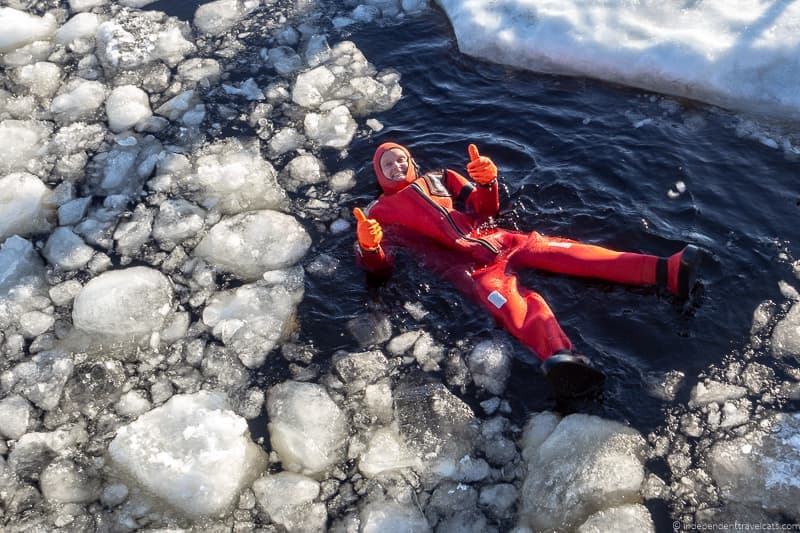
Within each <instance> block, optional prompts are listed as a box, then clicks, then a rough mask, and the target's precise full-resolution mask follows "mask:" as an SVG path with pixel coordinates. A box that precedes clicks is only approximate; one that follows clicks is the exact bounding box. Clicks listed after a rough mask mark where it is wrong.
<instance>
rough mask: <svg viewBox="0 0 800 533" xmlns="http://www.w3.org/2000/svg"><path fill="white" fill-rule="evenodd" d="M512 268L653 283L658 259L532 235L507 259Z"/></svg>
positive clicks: (652, 256) (620, 281) (635, 283)
mask: <svg viewBox="0 0 800 533" xmlns="http://www.w3.org/2000/svg"><path fill="white" fill-rule="evenodd" d="M509 261H510V262H511V264H512V265H513V266H514V267H515V268H535V269H539V270H545V271H548V272H555V273H558V274H567V275H570V276H580V277H589V278H596V279H602V280H606V281H613V282H616V283H624V284H627V285H654V284H656V283H657V281H658V280H657V270H658V262H659V257H657V256H655V255H646V254H637V253H630V252H617V251H614V250H609V249H607V248H603V247H601V246H595V245H592V244H583V243H580V242H576V241H572V240H569V239H561V238H558V237H545V236H543V235H539V234H538V233H532V234H531V235H530V237H529V238H528V240H527V241H526V242H525V243H524V244H523V245H522V246H520V247H519V248H518V249H517V251H516V252H515V253H513V254H512V255H511V257H510V258H509Z"/></svg>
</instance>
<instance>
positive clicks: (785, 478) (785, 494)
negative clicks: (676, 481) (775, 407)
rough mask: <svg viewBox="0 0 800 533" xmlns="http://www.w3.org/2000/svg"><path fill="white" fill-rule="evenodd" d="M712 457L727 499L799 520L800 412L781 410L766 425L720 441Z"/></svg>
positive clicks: (710, 457)
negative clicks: (781, 411) (782, 411)
mask: <svg viewBox="0 0 800 533" xmlns="http://www.w3.org/2000/svg"><path fill="white" fill-rule="evenodd" d="M764 428H766V430H765V429H764ZM708 462H709V466H710V471H711V474H712V476H713V478H714V481H715V482H716V483H717V485H718V486H719V488H720V491H721V495H722V498H723V499H724V500H725V501H727V502H733V503H737V504H744V505H752V506H756V507H757V508H761V509H764V510H767V511H769V512H773V513H778V514H783V515H785V516H787V517H790V518H791V519H792V520H798V519H800V509H798V507H797V502H798V501H800V481H798V480H800V413H777V414H775V415H772V416H770V417H769V418H768V419H767V421H766V424H764V425H763V426H762V428H755V429H751V430H750V431H749V432H747V433H746V434H744V435H742V436H740V437H736V438H732V439H725V440H722V441H719V442H717V443H716V444H714V446H713V447H712V448H711V450H710V451H709V452H708Z"/></svg>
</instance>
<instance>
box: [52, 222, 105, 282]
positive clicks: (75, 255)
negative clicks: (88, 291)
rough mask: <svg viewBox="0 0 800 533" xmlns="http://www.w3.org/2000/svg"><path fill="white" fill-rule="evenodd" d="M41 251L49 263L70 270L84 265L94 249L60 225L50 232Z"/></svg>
mask: <svg viewBox="0 0 800 533" xmlns="http://www.w3.org/2000/svg"><path fill="white" fill-rule="evenodd" d="M42 253H43V255H44V256H45V258H47V261H48V262H49V263H50V264H51V265H53V266H55V267H58V268H60V269H61V270H65V271H70V270H78V269H80V268H83V267H84V266H86V263H88V262H89V260H90V259H91V258H92V256H93V255H94V249H93V248H92V247H91V246H87V245H86V243H84V242H83V239H81V238H80V237H79V236H77V235H75V234H74V233H73V232H72V230H70V229H69V228H64V227H60V228H56V229H55V231H53V233H51V234H50V237H49V238H48V239H47V243H46V244H45V246H44V250H42Z"/></svg>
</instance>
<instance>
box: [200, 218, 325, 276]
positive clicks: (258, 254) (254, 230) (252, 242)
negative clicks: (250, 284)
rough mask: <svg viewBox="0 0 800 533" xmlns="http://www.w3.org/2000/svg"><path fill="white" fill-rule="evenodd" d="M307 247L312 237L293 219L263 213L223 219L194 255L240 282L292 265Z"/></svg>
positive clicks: (212, 229)
mask: <svg viewBox="0 0 800 533" xmlns="http://www.w3.org/2000/svg"><path fill="white" fill-rule="evenodd" d="M309 246H311V237H309V236H308V233H306V230H305V229H303V226H301V225H300V223H299V222H297V220H296V219H295V218H294V217H292V216H291V215H286V214H283V213H279V212H277V211H268V210H264V211H251V212H249V213H241V214H238V215H234V216H232V217H227V218H224V219H223V220H222V221H220V222H219V223H217V224H216V225H215V226H214V227H213V228H211V230H210V231H209V232H208V234H207V235H206V236H205V237H204V238H203V240H202V241H200V244H198V245H197V247H196V248H195V249H194V254H195V255H196V256H197V257H201V258H203V259H205V260H206V261H208V262H209V263H211V264H212V265H214V266H215V267H217V268H219V269H220V270H224V271H225V272H230V273H231V274H233V275H235V276H237V277H239V278H241V279H243V280H255V279H258V278H259V277H260V276H261V275H262V274H263V273H264V272H267V271H269V270H276V269H281V268H286V267H289V266H291V265H293V264H295V263H296V262H297V261H299V260H300V259H301V258H302V257H303V256H304V255H305V254H306V251H308V248H309Z"/></svg>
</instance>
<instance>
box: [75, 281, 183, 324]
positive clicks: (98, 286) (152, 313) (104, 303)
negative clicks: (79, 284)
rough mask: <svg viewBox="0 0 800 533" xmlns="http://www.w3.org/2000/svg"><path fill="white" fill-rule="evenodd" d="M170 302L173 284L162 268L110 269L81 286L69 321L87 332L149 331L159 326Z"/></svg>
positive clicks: (169, 306) (168, 309)
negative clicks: (159, 269) (162, 271)
mask: <svg viewBox="0 0 800 533" xmlns="http://www.w3.org/2000/svg"><path fill="white" fill-rule="evenodd" d="M171 305H172V287H171V285H170V283H169V280H168V279H167V278H166V276H164V275H163V274H162V273H161V272H159V271H157V270H153V269H152V268H147V267H132V268H126V269H123V270H113V271H110V272H104V273H103V274H100V275H99V276H97V277H96V278H93V279H92V280H91V281H89V283H87V284H86V285H85V286H84V287H83V289H81V292H80V293H78V296H77V297H76V298H75V304H74V306H73V308H72V321H73V323H74V324H75V327H76V328H78V329H80V330H82V331H85V332H87V333H96V334H99V335H115V336H124V335H137V334H149V333H152V332H153V331H157V330H159V329H161V326H162V325H163V324H164V318H165V317H166V315H167V314H168V313H169V311H170V308H171Z"/></svg>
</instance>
